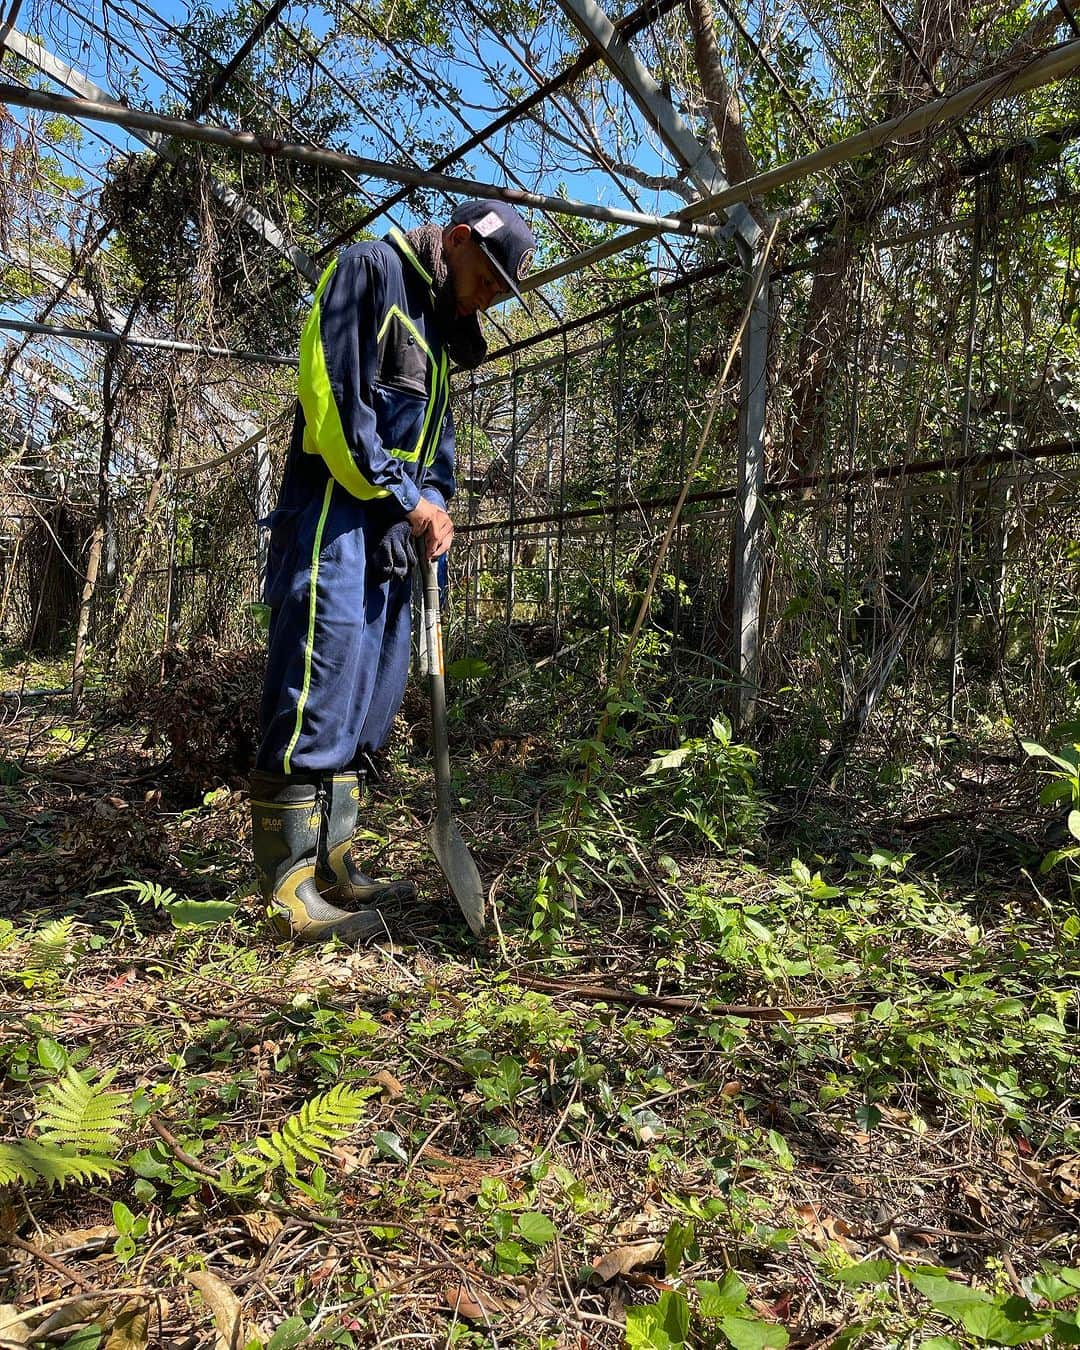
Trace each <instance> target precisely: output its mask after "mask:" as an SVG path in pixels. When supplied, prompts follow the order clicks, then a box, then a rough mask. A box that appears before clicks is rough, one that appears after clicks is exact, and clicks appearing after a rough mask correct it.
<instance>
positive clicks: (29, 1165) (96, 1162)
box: [0, 1140, 121, 1190]
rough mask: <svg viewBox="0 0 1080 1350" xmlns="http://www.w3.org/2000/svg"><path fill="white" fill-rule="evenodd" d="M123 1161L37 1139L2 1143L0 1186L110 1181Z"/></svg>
mask: <svg viewBox="0 0 1080 1350" xmlns="http://www.w3.org/2000/svg"><path fill="white" fill-rule="evenodd" d="M120 1167H121V1164H120V1163H118V1162H117V1161H116V1159H115V1158H107V1157H104V1156H102V1155H100V1154H92V1153H91V1154H80V1153H79V1152H77V1150H75V1149H71V1148H54V1147H51V1146H49V1145H47V1144H41V1143H38V1142H37V1141H36V1140H34V1141H29V1140H27V1141H23V1142H20V1143H6V1144H0V1186H11V1185H20V1186H33V1185H37V1184H38V1183H39V1182H40V1183H41V1184H43V1185H45V1186H47V1187H48V1188H49V1190H51V1189H52V1188H53V1187H54V1186H59V1187H61V1188H63V1187H64V1186H67V1185H68V1184H69V1183H70V1182H73V1181H77V1182H80V1183H82V1184H85V1183H86V1182H89V1181H109V1180H111V1178H112V1174H113V1173H114V1172H118V1171H119V1170H120Z"/></svg>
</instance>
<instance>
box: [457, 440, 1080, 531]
mask: <svg viewBox="0 0 1080 1350" xmlns="http://www.w3.org/2000/svg"><path fill="white" fill-rule="evenodd" d="M1064 455H1080V440H1075V441H1074V440H1061V441H1048V442H1047V443H1046V444H1044V445H1031V446H1028V447H1026V448H1025V449H1023V450H1015V449H1013V450H987V451H975V452H973V453H972V454H969V455H965V456H960V455H953V456H952V457H949V456H946V455H941V456H938V457H937V458H935V459H923V460H912V462H911V463H910V464H876V465H874V466H873V467H871V468H867V469H841V470H839V471H838V472H836V473H818V474H803V475H801V476H799V477H794V478H774V479H772V480H767V481H766V482H765V484H764V486H763V487H762V490H761V495H762V496H763V497H786V496H789V495H792V494H798V495H799V496H802V494H804V493H806V492H808V491H810V490H812V489H814V488H818V487H826V488H833V487H842V486H845V485H847V484H851V483H868V484H870V485H871V486H876V485H877V484H879V483H892V482H895V481H897V480H898V479H899V480H904V479H907V478H923V477H926V476H927V475H929V474H935V473H949V472H953V473H960V472H962V471H965V470H967V469H980V468H989V467H992V466H993V465H996V464H1012V463H1017V464H1026V463H1035V462H1036V461H1038V460H1043V459H1058V458H1060V457H1062V456H1064ZM738 493H739V489H738V487H737V486H735V487H723V488H711V489H710V490H708V491H706V492H691V493H690V494H689V495H688V496H687V498H686V505H687V506H691V505H699V504H701V503H707V502H730V501H735V500H736V499H737V497H738ZM677 500H678V498H677V496H663V497H638V498H634V499H633V500H630V501H623V502H615V503H612V504H610V505H606V506H584V507H581V508H580V509H579V510H576V511H563V512H559V511H550V512H547V513H546V514H542V515H533V516H518V517H516V518H515V519H514V520H513V521H511V520H510V519H509V518H506V519H503V520H489V521H480V522H478V523H476V524H468V525H459V526H458V527H457V530H456V533H457V534H459V535H462V536H465V537H472V536H473V535H480V534H488V533H493V532H495V531H498V530H505V529H509V527H510V525H511V524H513V525H514V527H515V528H517V529H521V528H523V527H524V526H528V525H554V524H566V523H567V522H568V521H572V520H589V519H591V518H594V517H598V516H599V517H603V516H609V515H612V514H613V513H617V514H619V515H623V514H625V513H627V512H637V513H639V514H640V513H648V512H651V511H663V510H670V508H671V507H672V506H674V505H675V502H676V501H677ZM806 500H807V502H809V503H811V504H812V503H813V502H814V501H816V500H818V499H816V498H813V497H808V498H807V499H806ZM830 500H831V499H830Z"/></svg>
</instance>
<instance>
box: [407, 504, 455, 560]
mask: <svg viewBox="0 0 1080 1350" xmlns="http://www.w3.org/2000/svg"><path fill="white" fill-rule="evenodd" d="M406 519H407V520H408V522H409V526H410V528H411V529H412V533H413V538H414V539H419V538H420V537H421V535H423V538H424V551H425V553H426V554H427V557H428V558H429V559H431V560H432V561H434V560H435V559H436V558H440V557H442V555H443V554H444V553H448V552H449V551H450V545H451V544H452V543H453V542H454V522H453V521H452V520H451V519H450V517H449V516H448V515H447V514H446V512H445V511H444V510H443V509H442V507H441V506H436V505H435V503H434V502H429V501H428V500H427V498H426V497H421V498H420V500H419V502H417V504H416V509H415V511H410V512H409V513H408V515H407V516H406Z"/></svg>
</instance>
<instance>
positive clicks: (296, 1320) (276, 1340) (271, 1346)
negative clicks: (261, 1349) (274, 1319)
mask: <svg viewBox="0 0 1080 1350" xmlns="http://www.w3.org/2000/svg"><path fill="white" fill-rule="evenodd" d="M308 1330H309V1328H308V1324H307V1323H306V1322H305V1321H304V1319H303V1318H302V1317H290V1318H288V1319H287V1320H286V1321H284V1322H282V1324H281V1326H279V1327H278V1329H277V1331H275V1332H274V1334H273V1335H272V1336H271V1337H270V1339H269V1340H268V1341H267V1343H266V1350H295V1347H296V1346H298V1345H303V1343H304V1341H305V1339H306V1338H307V1334H308Z"/></svg>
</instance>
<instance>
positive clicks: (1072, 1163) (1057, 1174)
mask: <svg viewBox="0 0 1080 1350" xmlns="http://www.w3.org/2000/svg"><path fill="white" fill-rule="evenodd" d="M1050 1186H1051V1189H1052V1190H1053V1192H1054V1195H1055V1196H1056V1198H1057V1199H1058V1200H1060V1201H1061V1203H1062V1204H1064V1205H1080V1153H1077V1154H1076V1155H1075V1156H1074V1157H1071V1158H1062V1159H1061V1161H1060V1162H1058V1163H1056V1164H1055V1165H1054V1167H1053V1170H1052V1171H1051V1173H1050Z"/></svg>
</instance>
